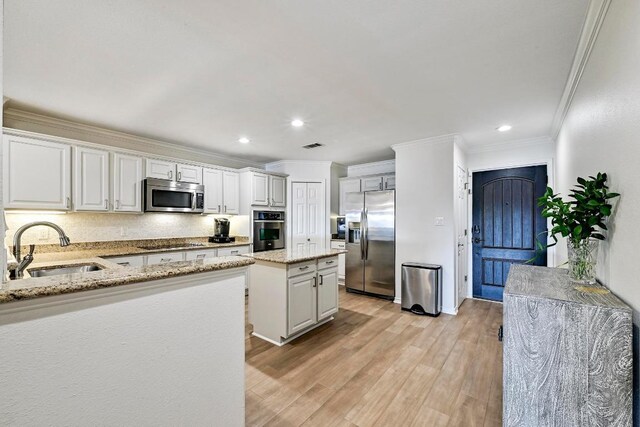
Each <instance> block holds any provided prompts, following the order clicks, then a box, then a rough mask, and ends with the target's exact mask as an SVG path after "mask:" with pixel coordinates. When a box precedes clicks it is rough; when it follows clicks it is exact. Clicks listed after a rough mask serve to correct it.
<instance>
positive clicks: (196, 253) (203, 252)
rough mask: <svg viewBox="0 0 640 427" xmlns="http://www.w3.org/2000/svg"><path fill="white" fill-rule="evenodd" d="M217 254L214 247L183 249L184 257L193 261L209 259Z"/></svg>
mask: <svg viewBox="0 0 640 427" xmlns="http://www.w3.org/2000/svg"><path fill="white" fill-rule="evenodd" d="M217 256H218V251H217V250H215V249H195V250H190V251H185V259H186V260H187V261H195V260H199V259H210V258H215V257H217Z"/></svg>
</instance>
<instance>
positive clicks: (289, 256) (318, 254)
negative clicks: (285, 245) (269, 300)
mask: <svg viewBox="0 0 640 427" xmlns="http://www.w3.org/2000/svg"><path fill="white" fill-rule="evenodd" d="M346 253H347V251H346V250H344V249H320V250H291V249H279V250H275V251H264V252H253V253H250V254H244V255H242V256H243V257H249V258H253V259H255V260H256V261H267V262H275V263H278V264H294V263H296V262H302V261H311V260H314V259H318V258H328V257H332V256H336V255H340V254H346Z"/></svg>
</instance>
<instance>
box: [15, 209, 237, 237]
mask: <svg viewBox="0 0 640 427" xmlns="http://www.w3.org/2000/svg"><path fill="white" fill-rule="evenodd" d="M225 218H229V219H230V221H231V229H230V234H232V235H241V236H248V234H246V231H248V230H246V229H248V225H247V226H246V227H244V225H245V224H248V221H249V219H248V218H249V217H248V216H247V215H230V216H226V217H225ZM6 219H7V226H8V227H9V230H8V231H7V237H6V243H7V245H12V244H13V236H14V234H15V231H16V230H17V229H18V228H19V227H21V226H23V225H24V224H27V223H29V222H33V221H51V222H53V223H55V224H58V225H59V226H60V227H62V229H63V230H64V231H65V233H67V235H68V236H69V238H70V239H71V242H72V243H79V242H103V241H110V240H137V239H159V238H169V237H203V236H211V235H213V227H214V217H213V216H203V215H189V214H170V213H145V214H117V213H69V214H64V215H55V214H38V213H33V214H32V213H29V214H26V213H21V214H13V213H10V212H7V214H6ZM245 228H246V229H245ZM122 231H124V233H122ZM41 232H45V233H48V237H46V238H44V239H41V238H40V233H41ZM22 243H23V244H27V245H28V244H36V245H37V244H47V243H54V244H55V243H59V240H58V235H57V233H56V232H55V231H53V230H50V229H48V228H45V227H34V228H33V229H31V230H27V231H26V232H25V233H24V235H23V238H22Z"/></svg>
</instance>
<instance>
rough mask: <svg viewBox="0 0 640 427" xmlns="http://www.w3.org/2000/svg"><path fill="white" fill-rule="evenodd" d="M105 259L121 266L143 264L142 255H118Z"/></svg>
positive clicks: (140, 265) (138, 265)
mask: <svg viewBox="0 0 640 427" xmlns="http://www.w3.org/2000/svg"><path fill="white" fill-rule="evenodd" d="M106 259H107V260H109V261H111V262H115V263H116V264H118V265H121V266H123V267H142V266H143V265H144V257H143V256H142V255H139V256H120V257H113V258H106Z"/></svg>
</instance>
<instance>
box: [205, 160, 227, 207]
mask: <svg viewBox="0 0 640 427" xmlns="http://www.w3.org/2000/svg"><path fill="white" fill-rule="evenodd" d="M202 183H203V184H204V211H205V212H206V213H222V207H223V205H224V202H223V199H222V194H223V190H222V171H221V170H218V169H204V170H203V171H202Z"/></svg>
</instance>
